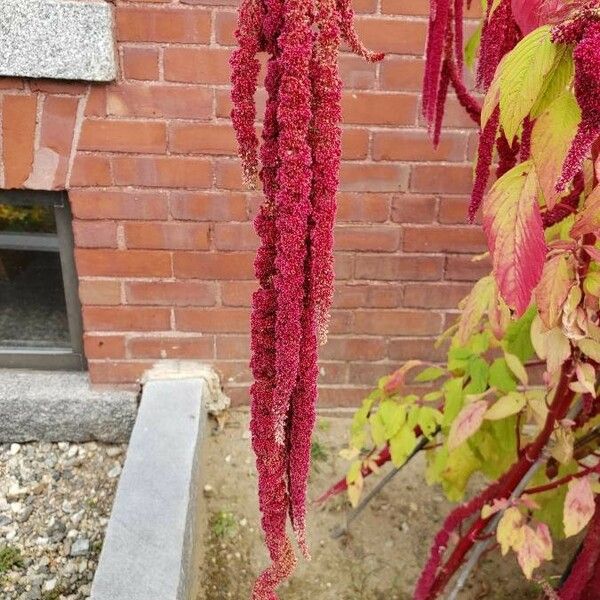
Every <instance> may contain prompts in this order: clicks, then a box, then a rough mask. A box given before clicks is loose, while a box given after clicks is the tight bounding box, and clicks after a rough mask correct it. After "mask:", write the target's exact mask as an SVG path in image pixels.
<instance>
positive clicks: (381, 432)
mask: <svg viewBox="0 0 600 600" xmlns="http://www.w3.org/2000/svg"><path fill="white" fill-rule="evenodd" d="M369 423H370V425H371V437H372V438H373V442H375V445H376V446H383V444H385V443H386V442H387V440H388V437H387V435H386V431H385V427H384V425H383V422H382V420H381V416H380V414H379V412H376V413H375V414H374V415H371V417H370V418H369Z"/></svg>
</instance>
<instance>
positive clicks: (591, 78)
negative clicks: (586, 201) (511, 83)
mask: <svg viewBox="0 0 600 600" xmlns="http://www.w3.org/2000/svg"><path fill="white" fill-rule="evenodd" d="M591 4H594V5H597V4H598V3H597V2H594V3H591ZM552 34H553V36H552V37H553V41H554V42H555V43H565V44H575V49H574V51H573V62H574V63H575V85H574V91H575V98H576V99H577V103H578V104H579V107H580V108H581V122H580V123H579V127H578V129H577V134H576V135H575V138H574V139H573V142H572V144H571V147H570V149H569V153H568V154H567V157H566V159H565V162H564V165H563V170H562V174H561V176H560V179H559V180H558V182H557V184H556V190H557V191H559V192H560V191H562V190H564V189H565V187H566V186H567V184H568V183H569V182H570V181H571V180H572V179H573V178H574V177H575V176H576V175H577V174H578V173H579V172H580V171H581V169H582V163H583V159H584V158H585V157H586V156H587V155H588V152H589V151H590V148H591V147H592V144H593V143H594V142H595V141H596V139H598V137H599V136H600V106H599V105H598V98H600V11H598V9H594V8H592V7H591V6H590V7H588V8H585V9H583V10H581V11H580V12H578V13H577V14H575V15H574V17H573V18H572V19H570V20H568V21H565V22H564V23H561V24H560V25H557V26H556V27H555V28H554V30H553V32H552Z"/></svg>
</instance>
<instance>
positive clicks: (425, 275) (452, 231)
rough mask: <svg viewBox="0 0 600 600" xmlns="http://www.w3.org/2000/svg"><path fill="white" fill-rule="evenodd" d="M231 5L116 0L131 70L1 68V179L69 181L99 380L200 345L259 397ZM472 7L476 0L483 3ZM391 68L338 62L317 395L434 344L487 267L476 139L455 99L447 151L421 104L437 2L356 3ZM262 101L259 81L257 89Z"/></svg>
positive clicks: (16, 184)
mask: <svg viewBox="0 0 600 600" xmlns="http://www.w3.org/2000/svg"><path fill="white" fill-rule="evenodd" d="M236 3H237V0H179V1H177V0H140V1H138V2H125V1H123V0H116V1H115V5H116V19H117V27H116V34H117V38H118V49H119V58H120V65H121V75H120V80H119V81H118V82H117V83H115V84H111V85H109V86H103V85H95V84H94V85H84V84H81V83H64V82H48V81H23V80H12V79H0V94H1V102H0V107H1V110H2V129H1V130H2V137H3V139H2V169H1V170H0V178H1V185H0V187H5V188H41V189H68V190H69V196H70V200H71V203H72V208H73V214H74V219H75V221H74V231H75V240H76V245H77V249H76V259H77V268H78V271H79V276H80V280H81V288H80V292H81V299H82V303H83V316H84V324H85V331H86V334H85V348H86V354H87V357H88V359H89V369H90V373H91V377H92V379H93V381H94V382H98V383H127V382H132V381H135V380H136V378H137V377H139V375H140V374H141V373H142V372H143V371H144V370H145V369H146V368H147V367H148V366H150V365H151V364H152V363H153V361H155V360H157V359H159V358H162V357H185V358H188V357H189V358H192V357H193V358H198V359H202V360H205V361H209V362H212V363H214V364H215V365H216V366H217V367H218V368H219V369H221V370H222V372H223V374H224V379H225V382H226V384H227V391H228V393H230V394H231V395H232V397H233V398H234V399H235V400H236V401H237V402H245V401H247V387H248V385H249V382H250V372H249V369H248V358H249V356H248V354H249V340H248V320H249V301H250V294H251V292H252V290H253V289H254V287H255V285H254V282H253V273H252V260H253V253H254V250H255V248H256V238H255V235H254V233H253V230H252V225H251V220H252V217H253V215H254V214H255V212H256V209H257V206H258V204H259V202H260V197H259V196H258V195H257V194H250V193H246V192H244V191H243V189H242V186H241V179H240V169H239V163H238V160H237V159H236V158H235V143H234V137H233V133H232V131H231V127H230V121H229V118H228V115H229V111H230V102H229V98H228V95H229V89H228V65H227V60H228V57H229V54H230V51H231V46H232V44H233V37H232V31H233V27H234V23H235V4H236ZM473 4H474V5H476V4H478V3H473ZM355 6H356V10H357V12H358V13H360V15H359V19H358V29H359V31H360V33H361V34H362V36H363V39H364V40H365V42H366V43H367V44H368V45H369V46H370V47H372V48H374V49H378V50H383V51H386V52H388V53H389V55H388V57H387V58H386V60H385V62H384V63H383V64H381V65H368V64H365V63H363V62H362V61H361V60H359V59H358V58H356V57H354V56H351V55H349V54H344V55H343V56H342V57H341V68H342V73H343V78H344V81H345V85H346V91H345V93H344V100H343V105H344V106H343V109H344V138H343V140H344V162H343V165H342V185H341V193H340V199H339V200H340V202H339V203H340V208H339V219H338V220H339V225H338V227H337V231H336V247H337V274H338V285H337V294H336V301H335V309H334V311H333V320H332V335H331V339H330V342H329V344H328V345H327V346H326V347H325V348H324V349H323V351H322V358H323V360H322V363H321V372H322V377H321V383H322V390H321V401H322V403H323V404H325V405H348V404H353V403H355V402H357V401H358V400H359V399H360V397H361V395H362V394H363V393H364V391H365V390H366V389H368V388H369V386H371V385H372V384H373V383H374V381H375V380H376V378H378V377H379V376H382V375H384V374H386V373H388V372H389V371H390V370H392V369H393V368H394V366H395V365H397V364H398V363H399V361H402V360H404V359H408V358H411V357H416V358H432V357H433V358H436V357H439V352H438V351H436V350H434V349H433V345H432V340H433V338H434V337H435V336H436V335H437V334H439V333H440V332H441V331H442V330H443V329H444V328H445V327H446V326H447V325H448V324H449V323H450V321H451V319H452V311H453V309H454V307H455V305H456V303H457V302H458V300H459V299H460V298H461V297H462V296H463V295H464V294H465V293H466V292H467V290H468V289H469V283H468V282H469V281H471V280H472V279H473V278H475V277H477V276H478V275H479V274H480V273H481V272H483V271H485V270H486V269H487V266H486V265H485V264H482V263H472V262H471V261H470V259H471V255H472V254H474V253H480V252H481V251H483V250H484V243H483V240H482V236H481V233H480V231H479V229H478V228H476V227H470V226H467V225H465V224H464V216H465V202H466V194H468V192H469V188H470V184H471V166H470V162H469V161H470V160H471V158H472V157H473V154H474V136H473V132H472V130H471V129H470V123H469V121H468V120H467V118H466V117H465V116H463V114H462V112H461V110H460V109H459V108H458V107H457V106H456V104H455V103H453V104H451V106H450V107H449V109H448V111H447V121H446V124H447V126H448V127H449V130H448V131H447V133H446V135H445V136H444V139H443V141H442V143H441V145H440V148H439V149H438V150H437V151H434V150H433V149H432V148H431V146H430V143H429V140H428V138H427V135H426V130H425V129H424V127H423V125H422V120H421V118H420V116H419V88H420V85H421V73H422V66H423V61H422V58H421V57H422V53H423V47H424V43H425V30H426V24H427V18H426V14H427V8H428V2H427V0H355ZM260 98H261V101H264V94H263V93H261V94H260Z"/></svg>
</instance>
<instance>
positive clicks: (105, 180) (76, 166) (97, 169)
mask: <svg viewBox="0 0 600 600" xmlns="http://www.w3.org/2000/svg"><path fill="white" fill-rule="evenodd" d="M112 183H113V178H112V173H111V169H110V161H109V159H108V158H106V157H104V156H94V155H92V154H78V155H77V156H76V157H75V162H74V163H73V171H72V172H71V179H70V181H69V185H70V187H99V186H103V185H112Z"/></svg>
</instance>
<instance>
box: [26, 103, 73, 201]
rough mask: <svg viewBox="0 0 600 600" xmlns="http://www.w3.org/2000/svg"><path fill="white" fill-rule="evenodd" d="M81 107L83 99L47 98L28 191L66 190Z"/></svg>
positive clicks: (28, 181) (28, 182)
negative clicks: (80, 102) (80, 100)
mask: <svg viewBox="0 0 600 600" xmlns="http://www.w3.org/2000/svg"><path fill="white" fill-rule="evenodd" d="M78 106H79V98H72V97H66V96H47V97H46V99H45V101H44V104H43V112H42V119H41V127H40V140H39V148H38V149H37V150H36V152H35V156H34V160H33V168H32V172H31V175H30V176H29V179H28V180H27V181H26V183H25V185H26V186H27V187H28V188H35V189H50V190H51V189H60V190H64V189H65V187H66V182H67V170H68V168H69V160H70V158H71V149H72V145H73V136H74V133H75V121H76V118H77V109H78Z"/></svg>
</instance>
